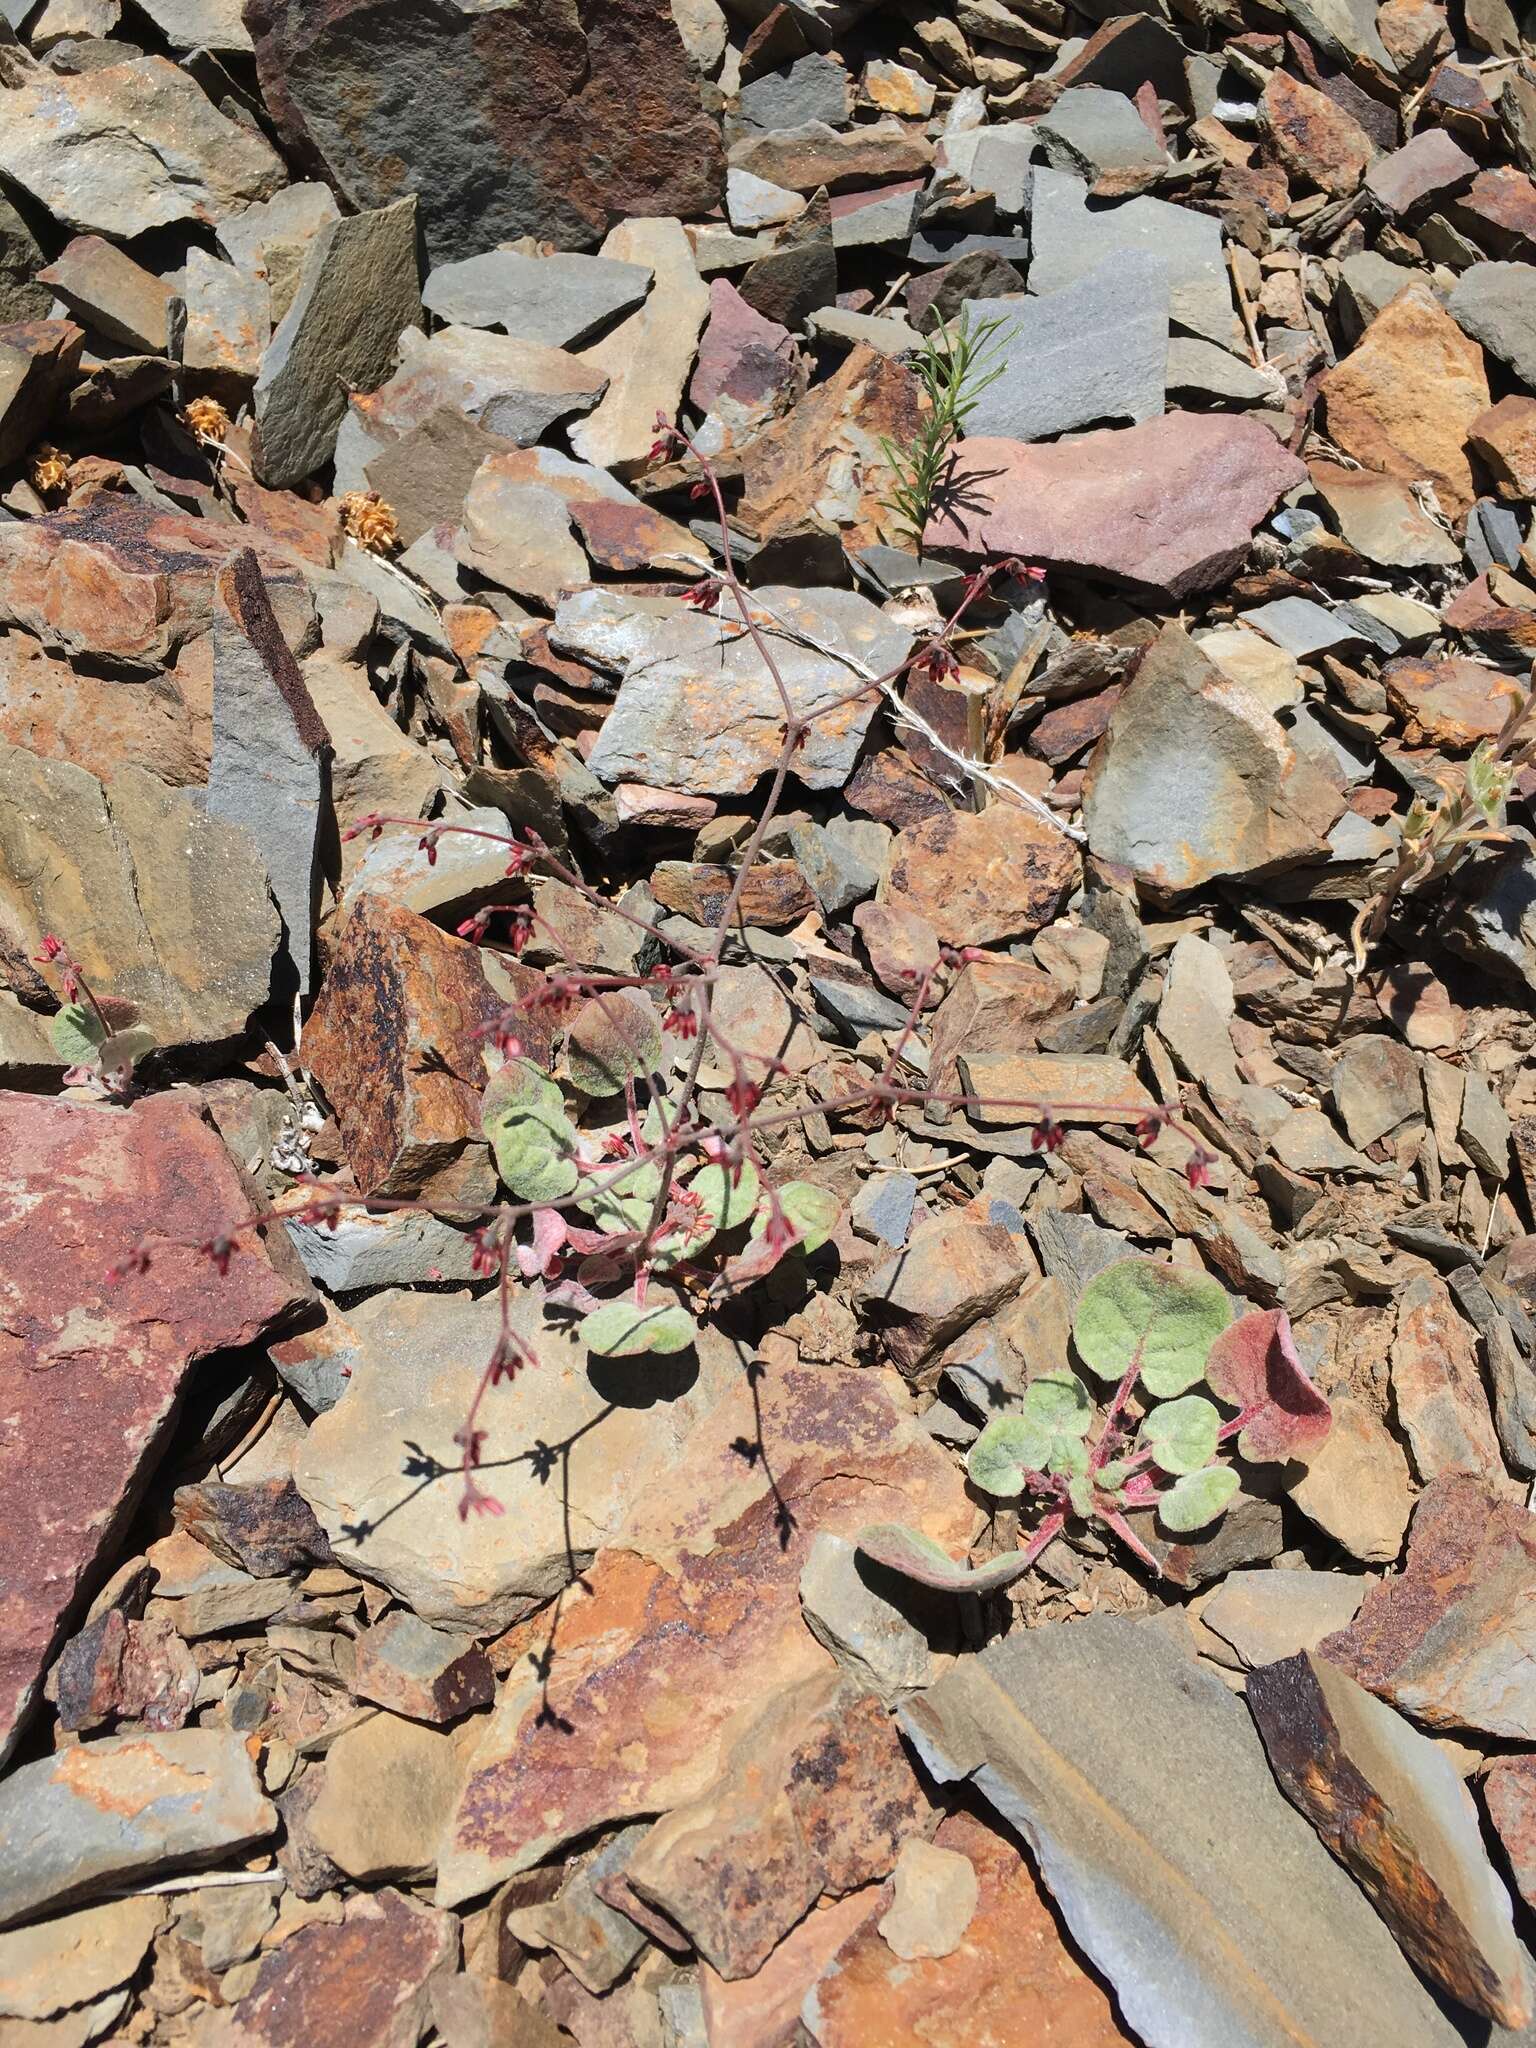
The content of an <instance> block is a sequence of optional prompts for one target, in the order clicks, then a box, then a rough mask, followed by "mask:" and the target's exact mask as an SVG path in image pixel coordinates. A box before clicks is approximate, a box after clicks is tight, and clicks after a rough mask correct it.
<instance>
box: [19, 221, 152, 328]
mask: <svg viewBox="0 0 1536 2048" xmlns="http://www.w3.org/2000/svg"><path fill="white" fill-rule="evenodd" d="M37 279H38V283H39V284H45V285H47V286H48V288H49V289H50V290H51V291H52V292H54V293H55V294H56V296H57V297H58V298H60V299H62V300H63V302H64V304H65V306H66V307H67V308H68V310H69V312H70V314H71V315H72V317H73V318H74V319H76V320H78V321H79V322H80V324H81V326H82V327H84V328H86V329H87V330H89V331H90V332H91V333H92V334H94V335H100V336H104V337H105V338H106V339H107V340H108V341H114V342H118V343H120V344H121V345H122V348H123V349H124V351H125V352H132V353H133V354H135V355H145V354H150V355H154V354H159V355H163V354H164V353H165V349H166V343H167V339H168V336H169V318H170V307H171V299H172V296H173V295H172V292H171V289H170V286H169V285H167V284H165V283H163V282H162V280H161V279H160V278H158V277H156V276H155V275H154V274H153V272H151V271H148V270H146V269H145V268H144V267H143V265H142V264H139V263H135V262H134V260H133V258H132V257H131V256H125V255H124V254H123V252H122V250H121V249H114V248H113V246H112V244H111V243H110V242H104V241H103V240H102V239H101V237H100V236H99V235H77V236H76V237H75V239H74V240H73V241H72V242H70V243H69V244H68V245H67V246H66V247H65V248H64V249H63V250H61V252H60V253H59V256H58V258H57V259H56V260H55V261H54V262H52V263H50V264H49V265H48V267H47V269H46V270H40V271H39V272H38V274H37Z"/></svg>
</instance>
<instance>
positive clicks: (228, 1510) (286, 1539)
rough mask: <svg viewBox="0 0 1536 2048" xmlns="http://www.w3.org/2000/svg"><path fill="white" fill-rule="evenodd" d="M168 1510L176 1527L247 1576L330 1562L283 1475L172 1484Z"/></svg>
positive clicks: (321, 1540)
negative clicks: (230, 1482)
mask: <svg viewBox="0 0 1536 2048" xmlns="http://www.w3.org/2000/svg"><path fill="white" fill-rule="evenodd" d="M174 1511H175V1516H176V1525H177V1527H178V1528H181V1529H185V1530H186V1531H187V1533H188V1534H189V1535H191V1536H195V1537H196V1538H197V1540H198V1542H199V1543H201V1544H202V1545H203V1546H204V1547H205V1549H208V1550H211V1551H212V1552H213V1554H214V1556H215V1557H218V1558H222V1559H223V1561H224V1563H225V1564H229V1565H233V1566H234V1567H235V1568H236V1570H238V1571H242V1572H249V1573H250V1575H251V1577H252V1578H256V1579H274V1578H280V1577H282V1576H283V1574H284V1573H286V1572H303V1571H308V1570H309V1568H310V1566H311V1565H317V1564H329V1563H330V1562H331V1546H330V1544H329V1543H327V1542H326V1540H325V1536H324V1533H323V1532H322V1530H321V1527H320V1524H319V1523H318V1522H317V1521H316V1520H315V1517H314V1512H313V1510H312V1509H311V1508H310V1506H309V1503H308V1502H307V1501H305V1500H303V1499H301V1498H300V1496H299V1491H298V1488H297V1487H296V1486H295V1485H294V1483H293V1481H292V1479H289V1478H283V1479H253V1480H251V1481H250V1482H249V1483H248V1484H247V1485H244V1486H223V1485H220V1484H219V1483H218V1482H217V1481H215V1480H207V1481H205V1482H204V1483H203V1484H202V1485H200V1486H178V1487H177V1489H176V1500H175V1510H174Z"/></svg>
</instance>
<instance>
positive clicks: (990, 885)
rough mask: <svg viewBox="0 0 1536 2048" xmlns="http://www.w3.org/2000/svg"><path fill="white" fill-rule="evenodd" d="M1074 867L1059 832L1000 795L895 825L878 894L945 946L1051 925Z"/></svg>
mask: <svg viewBox="0 0 1536 2048" xmlns="http://www.w3.org/2000/svg"><path fill="white" fill-rule="evenodd" d="M1077 873H1078V854H1077V849H1076V847H1075V845H1074V844H1073V842H1072V841H1071V840H1070V839H1069V838H1068V837H1067V836H1066V834H1065V833H1064V832H1060V831H1058V830H1057V829H1056V828H1055V827H1054V826H1053V825H1050V824H1047V823H1046V822H1045V820H1044V819H1042V818H1039V817H1037V816H1036V815H1035V813H1034V812H1033V811H1027V810H1024V809H1022V808H1021V807H1019V806H1018V805H1015V804H1010V803H1006V802H1004V801H1002V800H1000V799H999V800H995V801H994V802H992V803H990V804H989V805H988V806H987V808H986V809H985V810H984V811H941V812H940V813H939V814H938V815H937V816H935V817H932V818H925V819H923V821H922V822H921V823H920V824H917V825H912V826H909V827H908V828H907V830H906V831H904V832H898V833H897V834H896V837H895V838H894V839H893V840H892V841H891V848H890V855H889V860H888V863H887V866H886V871H885V875H884V878H883V880H882V882H881V885H880V901H881V903H882V904H884V905H885V906H886V907H888V908H889V909H892V910H896V911H907V912H910V913H912V914H913V915H915V916H918V917H921V918H923V919H925V920H926V921H927V923H928V924H929V925H931V926H932V928H933V930H934V931H935V932H936V933H937V934H938V937H939V939H940V940H941V941H942V942H943V943H944V944H946V945H952V946H967V945H982V946H984V945H989V944H991V943H993V942H994V941H996V940H998V939H1006V938H1021V937H1022V938H1030V937H1033V936H1034V934H1035V933H1036V932H1037V931H1039V930H1040V929H1041V927H1042V926H1044V925H1048V924H1050V923H1051V921H1052V920H1053V919H1054V917H1055V916H1056V913H1057V911H1058V910H1059V909H1060V907H1061V904H1062V902H1063V900H1064V898H1065V896H1066V893H1067V891H1068V889H1070V888H1071V886H1072V884H1073V882H1074V881H1075V880H1076V878H1077Z"/></svg>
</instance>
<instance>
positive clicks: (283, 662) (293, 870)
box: [207, 548, 331, 995]
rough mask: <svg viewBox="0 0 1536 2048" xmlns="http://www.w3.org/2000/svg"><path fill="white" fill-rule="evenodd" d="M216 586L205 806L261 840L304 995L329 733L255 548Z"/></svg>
mask: <svg viewBox="0 0 1536 2048" xmlns="http://www.w3.org/2000/svg"><path fill="white" fill-rule="evenodd" d="M215 592H216V594H215V600H214V614H213V751H212V755H211V758H210V761H209V767H208V798H207V811H208V815H209V817H211V818H218V819H221V820H222V821H223V822H224V823H226V824H229V825H236V826H240V827H242V828H243V829H244V830H245V831H246V832H247V833H248V834H249V835H250V837H251V838H252V839H253V840H254V841H255V843H256V844H257V846H259V847H260V849H261V858H262V862H263V864H264V866H265V867H266V870H267V879H268V881H269V883H270V884H271V888H272V894H273V897H274V899H275V900H276V903H277V907H278V910H279V911H280V913H281V914H282V919H283V935H284V952H285V953H286V955H287V959H288V962H289V964H290V966H291V968H292V970H293V981H294V985H295V986H296V988H297V990H298V992H299V993H300V994H301V995H307V994H308V993H309V989H310V986H311V979H312V974H313V967H314V928H315V921H316V918H317V916H318V914H319V909H320V885H321V880H322V875H321V850H322V837H323V834H324V833H325V831H326V829H327V827H328V825H329V822H330V821H329V811H330V753H331V743H330V734H329V733H328V732H327V731H326V728H325V722H324V720H323V719H322V718H321V716H320V713H319V712H318V710H317V709H316V708H315V701H314V699H313V698H312V697H311V696H310V694H309V689H308V686H307V685H306V683H305V681H304V676H303V672H302V671H301V670H300V668H299V665H298V663H297V662H296V661H295V660H294V658H293V652H292V650H291V648H290V647H289V645H288V643H287V641H286V640H285V639H284V638H283V633H282V628H281V626H280V625H279V624H278V621H277V614H276V613H275V612H274V610H273V609H272V600H271V599H270V598H269V597H268V595H267V590H266V585H265V583H264V582H263V580H262V574H261V566H260V564H259V562H258V561H257V559H256V556H255V554H254V553H253V552H252V550H251V549H249V548H245V549H242V551H241V552H240V553H239V554H238V555H236V556H235V557H234V558H233V560H232V561H231V563H230V565H229V566H228V567H227V568H226V569H223V570H221V571H220V573H219V577H218V580H217V583H216V586H215Z"/></svg>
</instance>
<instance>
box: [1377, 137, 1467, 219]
mask: <svg viewBox="0 0 1536 2048" xmlns="http://www.w3.org/2000/svg"><path fill="white" fill-rule="evenodd" d="M1476 170H1477V160H1476V159H1475V158H1474V157H1470V156H1468V155H1467V152H1466V151H1465V150H1464V149H1463V148H1462V147H1461V145H1460V143H1459V142H1457V141H1456V139H1455V137H1454V136H1451V135H1448V134H1447V133H1446V131H1445V130H1444V129H1443V128H1421V129H1420V130H1419V132H1418V133H1417V134H1416V135H1414V136H1413V137H1412V138H1411V139H1410V140H1409V141H1408V142H1407V143H1405V144H1404V146H1403V147H1402V148H1401V149H1394V150H1393V151H1392V152H1391V154H1390V155H1388V156H1383V157H1378V158H1377V160H1376V162H1375V163H1373V164H1372V165H1371V168H1370V169H1369V171H1367V172H1366V176H1365V183H1366V188H1367V190H1368V191H1369V192H1370V195H1371V197H1372V198H1373V199H1374V200H1375V201H1376V203H1377V205H1378V206H1380V207H1382V208H1384V209H1385V211H1386V212H1388V213H1390V214H1392V215H1394V216H1400V215H1402V214H1406V213H1411V212H1412V211H1413V210H1414V208H1415V207H1418V206H1422V205H1424V203H1425V202H1426V201H1427V200H1433V199H1440V198H1443V197H1444V196H1445V195H1447V194H1448V193H1451V192H1454V191H1455V190H1456V189H1457V188H1458V187H1459V186H1461V185H1464V184H1466V183H1467V182H1468V180H1469V179H1471V178H1472V177H1473V175H1474V174H1475V173H1476Z"/></svg>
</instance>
